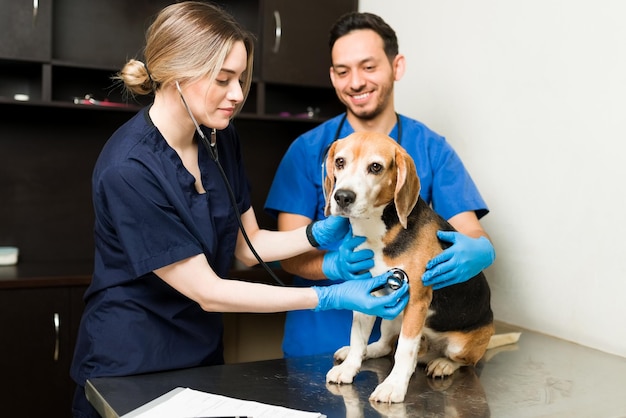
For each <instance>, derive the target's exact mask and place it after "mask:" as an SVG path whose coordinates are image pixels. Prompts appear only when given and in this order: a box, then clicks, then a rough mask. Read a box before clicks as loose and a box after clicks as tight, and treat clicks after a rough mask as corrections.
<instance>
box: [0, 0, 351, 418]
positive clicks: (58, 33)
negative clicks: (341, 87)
mask: <svg viewBox="0 0 626 418" xmlns="http://www.w3.org/2000/svg"><path fill="white" fill-rule="evenodd" d="M33 3H36V4H38V5H39V6H38V9H37V10H36V11H34V10H33ZM169 3H171V1H165V0H136V1H128V0H110V1H96V0H47V1H41V0H40V1H38V2H33V1H29V0H0V196H1V198H0V218H1V219H3V224H2V225H0V245H14V246H18V247H19V248H20V265H18V269H21V270H22V271H24V265H25V264H34V265H37V264H42V263H44V264H45V263H49V262H54V263H58V264H60V265H61V266H64V265H65V264H67V265H70V264H72V263H76V262H80V263H86V264H87V265H89V266H91V263H92V261H93V248H94V246H93V237H92V234H93V209H92V207H91V174H92V169H93V165H94V163H95V161H96V158H97V156H98V154H99V152H100V149H101V148H102V146H103V144H104V143H105V142H106V140H107V138H108V137H110V135H111V134H112V133H113V132H114V130H115V129H117V127H119V126H120V125H121V124H123V123H124V122H125V121H126V120H128V119H129V118H130V117H132V116H133V114H134V113H135V112H136V111H137V110H138V109H139V108H140V106H143V105H144V104H145V102H134V101H131V102H128V103H127V102H126V101H125V99H124V97H123V95H122V92H121V90H119V89H115V88H113V86H112V82H111V78H110V77H111V76H112V75H113V74H114V73H115V72H116V71H118V70H119V69H120V67H121V66H122V65H123V63H124V62H125V60H126V59H128V58H130V57H133V56H137V57H138V58H140V59H142V55H141V48H142V46H143V43H144V33H145V30H146V28H147V27H148V24H149V23H150V22H151V19H152V17H153V15H154V13H156V12H157V11H158V10H159V9H160V8H161V7H163V6H165V5H166V4H169ZM218 3H220V4H222V5H223V6H224V7H225V8H226V9H228V10H229V11H231V13H232V14H233V15H234V16H235V17H236V18H237V19H238V20H239V21H240V22H241V23H242V24H243V25H244V26H245V27H247V28H248V29H249V30H250V31H252V32H253V33H255V34H256V36H257V48H256V52H255V55H256V56H255V59H256V63H255V72H254V79H253V85H252V88H251V92H250V96H249V98H248V101H247V102H246V105H245V106H244V108H243V111H242V112H241V113H240V114H239V115H238V116H237V118H236V119H235V120H234V122H233V123H234V124H235V125H236V127H237V130H238V132H239V135H240V137H241V142H242V149H243V156H244V160H245V164H246V169H247V172H248V177H249V179H250V183H251V193H252V204H253V207H254V209H255V212H256V214H257V218H258V220H259V225H260V226H261V227H263V228H268V229H272V228H274V227H275V220H274V219H273V218H271V217H269V216H267V215H265V214H264V211H263V204H264V201H265V198H266V195H267V192H268V189H269V186H270V184H271V182H272V179H273V176H274V172H275V170H276V167H277V166H278V163H279V161H280V159H281V158H282V156H283V154H284V152H285V151H286V149H287V147H288V146H289V145H290V143H291V142H292V141H293V140H294V139H295V138H296V137H297V136H298V135H300V134H301V133H303V132H305V131H307V130H309V129H311V128H313V127H314V126H316V125H317V124H318V123H320V122H322V121H323V120H325V119H327V118H329V117H332V116H335V115H336V114H338V113H340V112H342V111H343V106H342V105H341V103H340V102H339V101H338V99H337V98H336V96H335V93H334V90H333V89H332V87H331V85H330V82H329V79H328V67H329V59H328V45H327V41H326V38H327V36H328V28H329V26H330V24H331V23H332V22H333V21H334V20H335V19H336V18H337V17H339V15H340V14H342V13H343V12H344V11H348V10H356V9H357V1H356V0H323V1H309V2H305V1H300V0H299V1H295V0H291V1H287V0H282V1H280V0H221V1H218ZM275 11H277V12H278V16H279V19H280V23H281V31H280V32H281V41H280V45H278V48H275V45H276V42H275V40H274V39H273V38H272V37H271V36H272V35H275V34H276V26H275V24H276V20H275V16H276V15H275V13H274V12H275ZM86 94H91V95H94V96H95V97H96V98H98V99H108V100H110V101H111V102H115V103H119V104H120V105H121V106H120V107H97V106H93V105H84V104H76V103H75V100H74V99H75V98H81V97H84V95H86ZM148 100H149V98H148ZM90 268H91V267H87V268H82V269H81V273H80V274H83V275H84V274H89V273H90V271H91V270H90ZM64 269H65V270H64ZM6 271H7V270H6V268H4V270H2V268H0V330H1V331H2V337H1V338H0V342H1V343H2V348H1V349H0V370H2V378H1V379H0V393H2V399H3V406H2V414H3V416H4V415H6V416H45V417H68V416H69V415H70V411H69V405H70V402H71V396H72V392H73V388H74V384H73V383H72V381H71V379H70V378H69V365H70V362H71V356H72V353H73V349H74V342H75V339H76V330H77V327H78V321H79V320H80V315H81V313H82V309H83V307H82V300H81V298H82V294H83V292H84V290H85V288H86V285H87V283H88V281H87V282H86V283H81V284H80V285H75V284H72V283H71V282H64V283H63V284H62V285H49V284H41V283H38V284H37V285H36V286H34V287H33V286H22V287H20V286H21V285H20V284H19V283H18V284H15V283H14V285H11V286H10V287H11V288H7V287H6V286H4V284H3V281H6V280H7V278H6V277H8V276H11V274H12V273H11V272H8V273H7V272H6ZM66 273H68V271H67V267H62V268H61V270H60V271H57V272H55V274H54V275H55V276H57V277H59V276H63V274H66ZM37 274H40V275H41V274H43V276H47V275H49V273H45V272H44V273H37ZM25 277H26V278H27V277H33V276H32V275H30V274H29V273H28V272H27V273H24V274H22V275H21V277H20V280H21V279H23V278H25ZM55 318H58V322H59V328H58V330H57V329H56V328H55ZM57 349H58V350H57Z"/></svg>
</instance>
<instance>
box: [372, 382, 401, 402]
mask: <svg viewBox="0 0 626 418" xmlns="http://www.w3.org/2000/svg"><path fill="white" fill-rule="evenodd" d="M388 380H389V379H387V380H385V381H384V382H383V383H381V384H380V385H378V386H377V387H376V389H375V390H374V392H372V394H371V395H370V401H372V402H381V403H399V402H403V401H404V396H405V395H406V385H401V384H398V383H391V382H388Z"/></svg>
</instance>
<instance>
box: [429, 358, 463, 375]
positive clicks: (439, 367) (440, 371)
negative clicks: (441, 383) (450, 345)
mask: <svg viewBox="0 0 626 418" xmlns="http://www.w3.org/2000/svg"><path fill="white" fill-rule="evenodd" d="M459 367H461V363H457V362H455V361H452V360H450V359H449V358H446V357H439V358H436V359H434V360H432V361H431V362H430V363H428V365H427V366H426V375H428V376H430V377H446V376H450V375H451V374H452V373H454V372H455V371H456V370H457V369H458V368H459Z"/></svg>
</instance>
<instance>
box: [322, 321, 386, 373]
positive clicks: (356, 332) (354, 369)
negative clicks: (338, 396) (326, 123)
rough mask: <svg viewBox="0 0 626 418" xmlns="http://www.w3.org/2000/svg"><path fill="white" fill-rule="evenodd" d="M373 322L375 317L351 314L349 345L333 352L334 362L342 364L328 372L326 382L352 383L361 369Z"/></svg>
mask: <svg viewBox="0 0 626 418" xmlns="http://www.w3.org/2000/svg"><path fill="white" fill-rule="evenodd" d="M375 321H376V317H375V316H371V315H365V314H363V313H360V312H354V313H353V314H352V329H351V331H350V345H349V346H347V347H342V348H340V349H339V350H337V351H336V352H335V360H338V361H342V363H341V364H338V365H336V366H334V367H333V368H332V369H330V370H329V371H328V373H327V374H326V382H328V383H339V384H341V383H352V381H353V380H354V376H356V374H357V373H358V372H359V370H360V369H361V364H362V363H363V358H364V357H365V353H366V349H367V341H368V340H369V337H370V334H371V333H372V328H373V327H374V322H375Z"/></svg>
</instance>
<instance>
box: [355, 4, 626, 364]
mask: <svg viewBox="0 0 626 418" xmlns="http://www.w3.org/2000/svg"><path fill="white" fill-rule="evenodd" d="M359 9H360V10H361V11H369V12H373V13H376V14H378V15H380V16H382V17H383V18H384V19H385V20H386V21H387V22H388V23H389V24H390V25H391V26H392V27H394V29H395V30H396V32H397V34H398V37H399V41H400V51H401V52H402V53H404V54H405V55H406V57H407V61H408V69H407V73H406V75H405V77H404V79H403V80H402V81H401V82H399V83H398V84H397V85H396V103H397V108H398V110H399V111H400V112H401V113H404V114H406V115H408V116H412V117H414V118H416V119H419V120H421V121H422V122H424V123H426V124H427V125H429V126H430V127H431V128H433V129H434V130H435V131H437V132H439V133H441V134H443V135H445V136H446V137H447V139H448V141H449V142H450V143H452V145H453V146H454V147H455V149H456V150H457V152H458V153H459V154H460V155H461V157H462V158H463V160H464V162H465V164H466V166H467V167H468V169H469V170H470V173H471V174H472V176H473V177H474V179H475V181H476V182H477V183H478V185H479V187H480V189H481V193H482V194H483V197H484V198H485V199H486V200H487V203H488V204H489V207H490V209H491V213H490V214H489V215H487V217H485V218H484V220H483V221H482V223H483V225H484V226H485V228H486V229H487V231H488V232H489V234H490V235H491V237H492V239H493V241H494V243H495V246H496V252H497V260H496V262H495V264H494V265H493V266H492V267H491V268H490V269H489V270H488V272H487V274H488V277H489V281H490V283H491V287H492V291H493V298H492V303H493V308H494V312H495V315H496V319H498V320H501V321H505V322H508V323H512V324H516V325H520V326H523V327H526V328H529V329H533V330H537V331H540V332H543V333H546V334H550V335H554V336H557V337H561V338H563V339H566V340H571V341H574V342H577V343H580V344H582V345H586V346H590V347H594V348H597V349H600V350H603V351H606V352H609V353H614V354H618V355H621V356H625V357H626V267H625V266H626V223H625V222H624V210H625V209H626V187H625V186H624V181H625V180H626V154H625V149H626V146H625V142H626V127H625V123H626V25H624V23H623V22H624V20H623V19H624V16H626V1H621V0H525V1H502V0H473V1H463V0H385V1H381V0H360V2H359Z"/></svg>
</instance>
